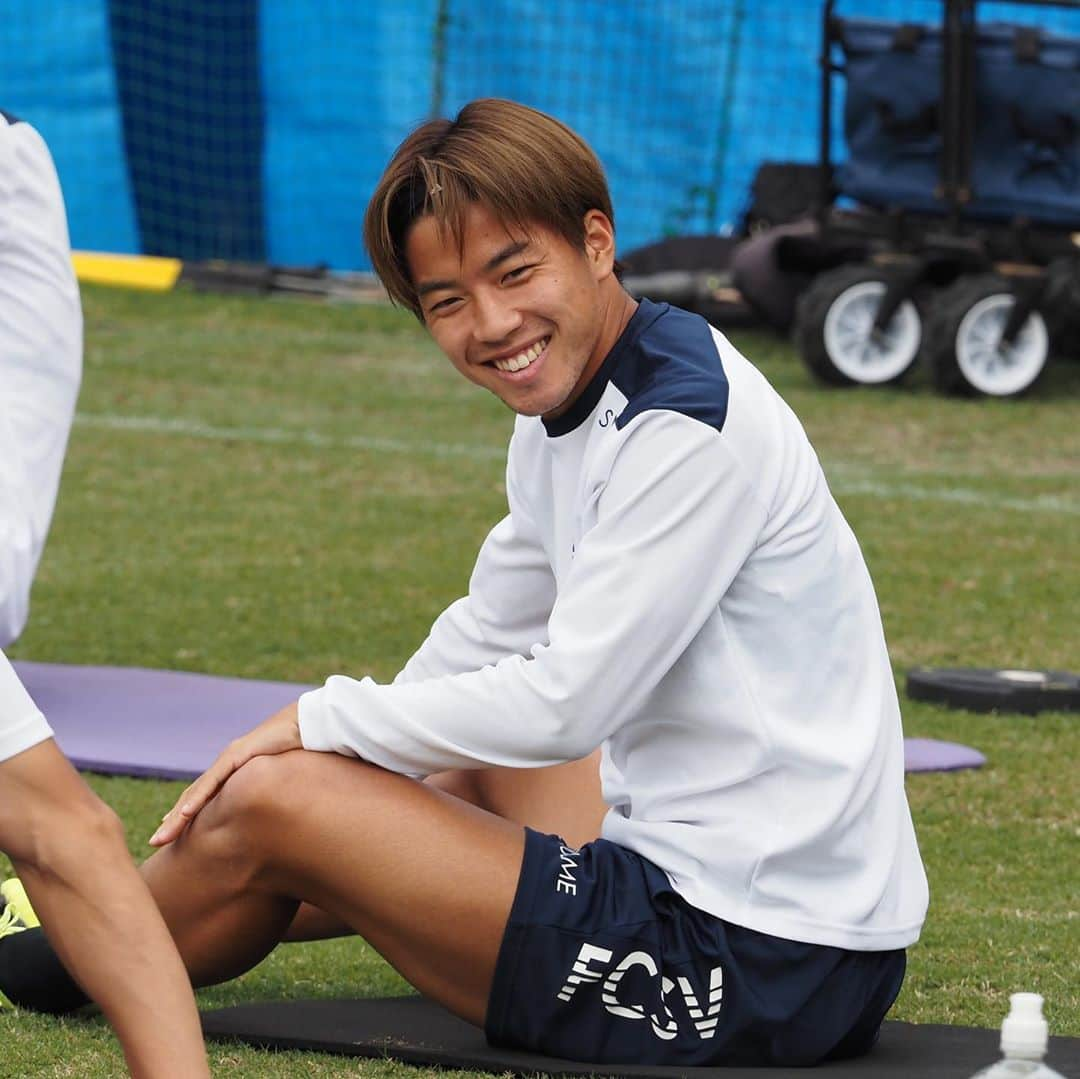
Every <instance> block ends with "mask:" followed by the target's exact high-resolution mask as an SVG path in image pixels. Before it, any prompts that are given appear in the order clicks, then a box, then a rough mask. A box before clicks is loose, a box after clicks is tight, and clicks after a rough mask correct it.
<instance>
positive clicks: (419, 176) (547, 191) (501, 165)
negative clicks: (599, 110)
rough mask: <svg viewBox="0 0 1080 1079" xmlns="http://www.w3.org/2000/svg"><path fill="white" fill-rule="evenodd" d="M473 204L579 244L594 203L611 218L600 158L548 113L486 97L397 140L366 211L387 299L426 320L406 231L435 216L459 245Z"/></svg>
mask: <svg viewBox="0 0 1080 1079" xmlns="http://www.w3.org/2000/svg"><path fill="white" fill-rule="evenodd" d="M470 203H480V204H482V205H483V206H485V207H486V208H487V209H489V210H490V211H491V212H492V213H493V214H494V215H495V216H496V217H497V218H498V219H499V220H500V221H502V222H503V223H504V224H507V225H514V226H517V227H518V228H521V229H522V230H524V231H527V230H528V227H529V225H530V224H537V225H541V226H544V227H546V228H548V229H550V230H551V231H552V232H555V233H558V234H559V235H561V236H562V237H563V238H565V239H566V240H567V242H568V243H570V244H571V245H573V246H574V247H576V248H580V249H581V250H584V248H585V215H586V214H587V213H588V212H589V211H590V210H600V211H601V212H602V213H604V214H606V215H607V217H608V219H609V220H610V221H611V222H612V224H613V225H614V222H615V216H614V213H613V212H612V209H611V195H610V194H609V193H608V187H607V181H606V180H605V178H604V171H603V169H602V168H601V165H600V162H599V160H598V159H597V157H596V155H595V154H594V153H593V152H592V150H591V149H589V147H588V145H587V144H586V143H585V141H584V140H583V139H582V138H580V136H578V135H576V134H575V133H574V132H573V131H571V130H570V128H568V127H567V126H566V125H565V124H562V123H560V122H559V121H558V120H556V119H554V118H553V117H551V116H548V115H547V114H546V113H542V112H538V111H537V110H536V109H530V108H528V107H527V106H526V105H519V104H517V102H514V101H503V100H501V99H499V98H481V99H479V100H477V101H472V102H470V103H469V104H468V105H466V106H465V107H464V108H463V109H462V110H461V112H459V113H458V115H457V117H456V119H454V120H445V119H443V120H429V121H428V122H427V123H425V124H422V125H421V126H420V127H418V128H417V129H416V130H415V131H414V132H413V133H412V134H411V135H410V136H409V137H408V138H407V139H406V140H405V141H404V142H403V143H402V144H401V145H400V146H399V147H398V149H397V151H396V152H395V154H394V156H393V157H392V158H391V159H390V164H389V165H387V166H386V171H385V172H384V173H383V175H382V179H381V180H380V181H379V185H378V187H376V188H375V194H374V195H372V197H371V202H370V203H368V208H367V213H366V214H365V215H364V245H365V246H366V247H367V250H368V254H369V255H370V256H371V261H372V263H373V264H374V266H375V272H376V273H377V274H378V275H379V278H380V280H381V281H382V283H383V285H384V286H385V287H386V291H387V292H389V294H390V298H391V299H392V300H393V301H394V302H395V303H399V304H402V305H403V306H405V307H408V308H410V310H412V312H413V313H414V314H415V315H416V317H417V318H419V319H421V320H423V313H422V311H421V308H420V302H419V299H418V297H417V295H416V289H415V288H414V287H413V282H412V277H411V275H410V273H409V266H408V263H407V261H406V259H405V240H406V237H407V236H408V232H409V229H410V227H411V226H412V225H413V223H414V222H415V221H416V220H418V219H419V218H421V217H425V216H427V215H429V214H430V215H432V216H434V218H435V219H436V221H437V222H438V223H439V226H440V228H442V229H444V230H446V231H447V232H448V233H449V235H451V236H453V238H454V242H455V243H456V245H457V246H458V247H459V248H460V247H461V242H462V237H463V235H464V231H465V214H466V212H467V210H468V207H469V204H470Z"/></svg>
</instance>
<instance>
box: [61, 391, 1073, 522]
mask: <svg viewBox="0 0 1080 1079" xmlns="http://www.w3.org/2000/svg"><path fill="white" fill-rule="evenodd" d="M75 422H76V423H77V424H78V425H79V426H81V427H93V428H97V429H101V430H107V431H139V432H146V433H148V434H155V435H180V436H181V437H184V438H205V439H212V440H214V441H218V442H256V443H267V444H273V445H300V446H316V447H319V448H326V449H350V450H368V451H375V452H378V453H401V454H417V455H421V454H431V455H432V456H434V457H472V458H475V459H477V460H483V461H498V460H502V459H504V458H505V456H506V450H505V449H503V448H500V447H495V446H475V445H469V444H468V443H463V442H413V441H409V440H406V439H396V438H378V437H371V436H368V435H345V436H338V435H323V434H319V433H318V432H317V431H303V430H289V429H288V428H284V427H216V426H213V425H211V424H208V423H200V422H198V421H195V420H183V419H175V418H169V417H163V416H119V415H115V414H112V413H107V412H105V413H100V412H98V413H89V412H80V413H78V414H77V415H76V417H75ZM870 471H871V470H870V469H866V468H864V467H862V466H859V465H851V464H849V463H847V462H843V463H841V462H837V463H836V464H835V465H834V464H830V463H828V462H825V472H826V474H827V475H828V476H829V486H830V488H831V489H832V491H833V492H834V493H835V494H838V495H877V496H879V497H881V498H906V499H912V500H915V501H920V502H952V503H960V504H962V505H968V506H978V507H980V508H986V509H998V510H1013V511H1015V512H1018V513H1051V514H1061V515H1064V516H1067V517H1077V516H1080V503H1078V502H1075V501H1072V500H1070V499H1067V498H1061V497H1060V496H1058V495H1035V496H1033V497H1031V498H1011V497H1008V496H1005V495H995V494H990V493H988V492H986V491H976V490H972V489H970V488H966V487H923V486H919V485H917V484H913V483H909V482H906V481H893V480H882V479H871V478H863V477H866V476H867V473H868V472H870ZM859 473H862V476H860V475H859Z"/></svg>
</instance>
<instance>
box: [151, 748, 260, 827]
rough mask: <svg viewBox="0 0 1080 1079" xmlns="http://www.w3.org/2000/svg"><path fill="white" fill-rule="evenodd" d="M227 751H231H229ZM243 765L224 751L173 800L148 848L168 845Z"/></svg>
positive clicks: (235, 757)
mask: <svg viewBox="0 0 1080 1079" xmlns="http://www.w3.org/2000/svg"><path fill="white" fill-rule="evenodd" d="M229 748H230V750H232V749H233V747H231V746H230V747H229ZM241 763H243V761H242V760H239V755H237V754H235V752H229V751H226V753H223V754H222V755H221V756H220V757H219V758H218V759H217V760H216V761H215V762H214V763H213V764H212V765H211V766H210V768H208V769H207V770H206V771H205V772H203V774H202V775H201V776H199V778H198V779H197V780H195V782H194V783H192V784H191V786H190V787H188V788H187V789H186V790H185V791H184V792H183V794H181V795H180V797H179V798H178V799H177V802H176V804H175V805H174V806H173V807H172V809H170V810H169V812H168V813H166V814H165V816H164V817H163V818H162V820H161V825H160V827H159V828H158V830H157V831H156V832H154V834H153V835H152V836H151V837H150V840H149V842H150V846H152V847H163V846H166V845H167V844H169V843H172V842H173V840H175V839H176V838H177V837H178V836H179V835H180V833H181V832H183V830H184V829H185V828H186V827H187V826H188V824H190V823H191V821H193V820H194V819H195V817H196V816H198V814H199V812H200V810H202V808H203V807H204V806H205V805H206V803H207V802H209V801H210V799H211V798H213V797H214V795H215V794H217V792H218V791H219V790H221V788H222V787H223V786H224V785H225V780H227V779H228V778H229V776H231V775H232V774H233V772H235V771H236V769H237V768H239V767H240V764H241Z"/></svg>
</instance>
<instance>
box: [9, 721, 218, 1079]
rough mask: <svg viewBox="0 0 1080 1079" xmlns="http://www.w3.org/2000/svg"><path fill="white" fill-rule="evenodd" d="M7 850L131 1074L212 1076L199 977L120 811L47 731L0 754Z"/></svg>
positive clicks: (62, 956) (55, 944)
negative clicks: (197, 995) (198, 1003)
mask: <svg viewBox="0 0 1080 1079" xmlns="http://www.w3.org/2000/svg"><path fill="white" fill-rule="evenodd" d="M0 849H3V850H4V851H5V852H6V853H7V854H8V855H9V856H10V857H11V860H12V862H13V863H14V865H15V869H16V872H17V873H18V875H19V877H20V878H21V879H22V881H23V883H24V885H25V886H26V891H27V893H28V895H29V897H30V900H31V902H32V903H33V905H34V909H35V911H36V912H37V914H38V916H39V917H40V918H41V921H42V924H43V925H44V927H45V930H46V932H47V933H48V937H49V941H50V943H51V944H52V946H53V948H54V949H55V950H56V952H57V954H58V955H59V957H60V959H61V960H62V961H63V963H64V965H65V966H66V967H67V968H68V970H69V971H70V972H71V974H72V975H73V976H74V977H75V979H76V980H77V981H78V982H79V984H80V985H81V986H82V987H83V989H85V991H86V992H87V993H88V994H89V995H90V996H91V997H93V998H94V1000H96V1001H97V1003H98V1004H99V1005H100V1006H101V1010H102V1011H103V1012H104V1013H105V1017H106V1018H107V1019H108V1020H109V1022H110V1023H111V1024H112V1026H113V1028H114V1029H115V1031H116V1033H117V1036H118V1038H119V1039H120V1043H121V1045H122V1046H123V1049H124V1053H125V1055H126V1057H127V1061H128V1067H129V1068H130V1070H131V1073H132V1075H134V1076H137V1077H142V1079H152V1077H158V1076H160V1077H165V1076H178V1075H183V1076H185V1077H187V1076H191V1077H193V1079H197V1077H199V1076H209V1074H210V1073H209V1070H208V1068H207V1064H206V1051H205V1049H204V1046H203V1039H202V1031H201V1029H200V1027H199V1019H198V1015H197V1013H196V1011H195V999H194V996H193V995H192V992H191V984H190V982H189V981H188V977H187V974H186V972H185V971H184V968H183V966H182V965H181V962H180V959H179V957H178V956H177V954H176V949H175V948H174V947H173V943H172V941H171V940H170V939H169V934H168V932H167V931H166V929H165V925H164V923H163V922H162V919H161V916H160V914H158V912H157V910H156V909H155V907H154V904H153V903H152V902H151V899H150V895H149V894H148V892H147V890H146V885H145V884H144V883H143V882H142V880H141V879H140V877H139V874H138V871H137V870H136V868H135V864H134V863H133V862H132V860H131V856H130V855H129V854H128V850H127V847H126V845H125V843H124V833H123V829H122V828H121V826H120V822H119V820H118V819H117V818H116V815H115V814H114V813H113V812H112V811H111V810H110V809H108V808H107V807H106V806H105V805H104V804H103V803H102V802H101V801H99V800H98V799H97V798H96V797H95V795H94V794H93V792H92V791H91V790H90V788H89V787H87V786H86V784H85V783H84V782H83V780H82V779H81V778H80V777H79V775H78V773H77V772H76V771H75V769H74V768H72V767H71V765H70V764H69V763H68V761H67V758H65V757H64V756H63V754H62V753H61V752H60V750H59V749H58V748H57V747H56V744H55V743H54V742H53V741H52V740H51V739H50V740H48V741H45V742H41V743H39V744H38V745H36V746H34V747H33V748H31V749H28V750H26V751H25V752H23V753H20V754H18V755H17V756H15V757H12V758H10V759H9V760H6V761H4V762H3V763H2V764H0Z"/></svg>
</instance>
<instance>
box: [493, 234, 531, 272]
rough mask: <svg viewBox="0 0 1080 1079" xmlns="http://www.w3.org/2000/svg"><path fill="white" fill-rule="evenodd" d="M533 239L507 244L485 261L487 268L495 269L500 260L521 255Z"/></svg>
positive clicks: (503, 260)
mask: <svg viewBox="0 0 1080 1079" xmlns="http://www.w3.org/2000/svg"><path fill="white" fill-rule="evenodd" d="M531 243H532V241H531V240H516V241H515V242H514V243H512V244H507V245H506V247H504V248H503V249H502V250H501V251H499V252H498V253H497V254H495V255H492V256H491V258H489V259H488V260H487V262H485V263H484V269H485V270H494V269H495V267H496V266H498V265H499V263H500V262H505V261H506V260H507V259H512V258H513V257H514V256H515V255H520V254H521V252H522V251H524V250H525V248H527V247H528V246H529V245H530V244H531Z"/></svg>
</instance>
